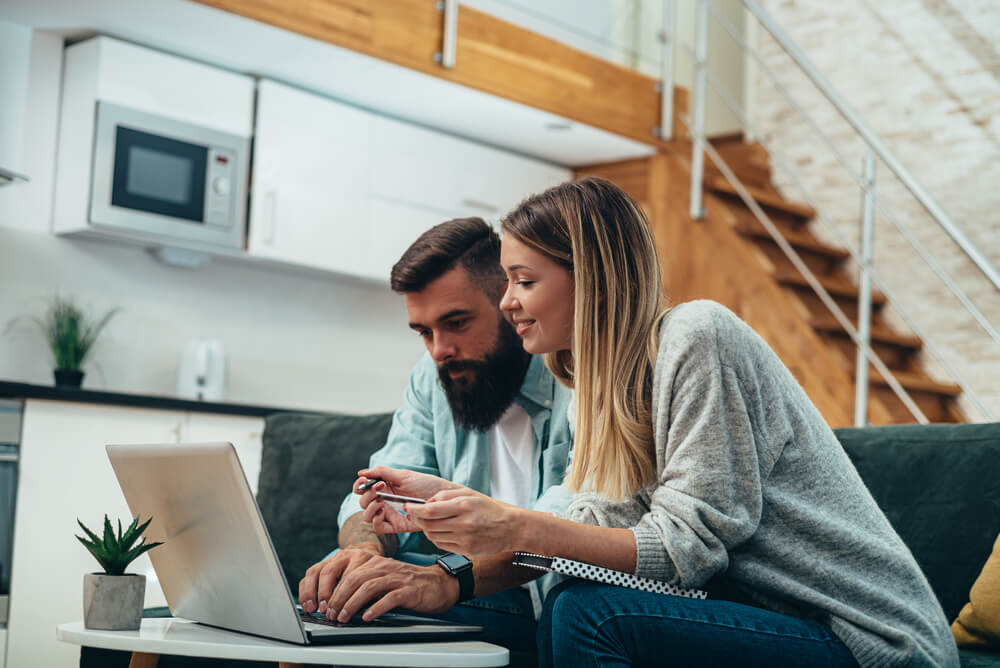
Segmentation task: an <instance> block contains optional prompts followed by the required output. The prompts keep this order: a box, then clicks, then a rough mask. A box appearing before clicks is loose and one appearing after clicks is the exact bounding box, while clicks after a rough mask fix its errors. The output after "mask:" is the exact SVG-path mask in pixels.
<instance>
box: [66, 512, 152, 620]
mask: <svg viewBox="0 0 1000 668" xmlns="http://www.w3.org/2000/svg"><path fill="white" fill-rule="evenodd" d="M152 521H153V518H149V519H148V520H146V522H144V523H143V524H142V525H140V524H139V518H138V517H136V518H135V519H134V520H132V524H130V525H129V527H128V530H127V531H125V532H124V533H122V522H121V520H118V534H117V536H116V535H115V532H114V529H112V527H111V520H109V519H108V516H107V515H105V516H104V535H103V536H102V537H100V538H98V537H97V535H96V534H94V532H93V531H91V530H90V529H88V528H87V527H86V526H84V524H83V522H81V521H80V520H79V519H77V520H76V523H77V524H79V525H80V528H81V529H83V531H84V532H85V533H86V534H87V538H86V539H84V538H83V537H82V536H77V537H76V538H77V540H79V541H80V542H81V543H83V545H84V547H86V548H87V549H88V550H89V551H90V553H91V554H92V555H94V558H96V559H97V561H98V563H100V564H101V567H102V568H104V572H103V573H87V574H85V575H84V576H83V626H84V628H88V629H102V630H105V631H135V630H136V629H138V628H139V623H140V621H141V620H142V604H143V600H144V599H145V597H146V576H145V575H137V574H135V573H126V572H125V569H126V568H127V567H128V565H129V564H130V563H132V561H133V560H135V558H136V557H138V556H139V555H141V554H143V553H144V552H147V551H148V550H152V549H153V548H154V547H156V546H157V545H162V544H163V543H161V542H157V543H147V542H145V541H143V542H140V543H139V544H138V545H136V544H135V542H136V541H137V540H139V538H140V536H142V532H143V531H145V530H146V527H147V526H149V523H150V522H152Z"/></svg>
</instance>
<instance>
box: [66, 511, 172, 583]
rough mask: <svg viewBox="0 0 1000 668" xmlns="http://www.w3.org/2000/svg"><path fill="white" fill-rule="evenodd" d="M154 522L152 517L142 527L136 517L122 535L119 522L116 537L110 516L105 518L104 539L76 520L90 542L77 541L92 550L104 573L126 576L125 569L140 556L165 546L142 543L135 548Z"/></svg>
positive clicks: (80, 537) (82, 539) (119, 521)
mask: <svg viewBox="0 0 1000 668" xmlns="http://www.w3.org/2000/svg"><path fill="white" fill-rule="evenodd" d="M152 521H153V518H152V517H150V518H149V519H148V520H146V521H145V522H144V523H143V524H142V525H140V524H139V518H138V517H136V518H135V519H134V520H132V524H130V525H129V527H128V530H127V531H126V532H125V533H124V534H122V521H121V520H118V535H117V536H115V532H114V529H112V527H111V520H109V519H108V516H107V515H105V516H104V537H103V538H98V537H97V535H96V534H94V532H93V531H91V530H90V529H88V528H87V527H86V526H84V524H83V522H81V521H80V520H79V518H78V519H77V520H76V523H77V524H79V525H80V528H81V529H83V530H84V532H85V533H86V534H87V538H88V539H89V540H85V539H84V538H83V537H82V536H77V537H76V539H77V540H78V541H80V542H81V543H83V546H84V547H86V548H87V549H88V550H90V553H91V554H92V555H94V558H95V559H97V561H98V563H100V564H101V566H102V567H103V568H104V572H105V573H107V574H108V575H124V574H125V569H126V568H127V567H128V565H129V564H131V563H132V562H133V561H134V560H135V559H136V558H137V557H138V556H139V555H141V554H143V553H144V552H147V551H148V550H152V549H153V548H154V547H156V546H157V545H163V543H162V542H158V543H146V542H142V543H139V544H138V545H135V546H134V547H133V544H134V543H135V541H137V540H138V539H139V537H140V536H142V532H143V531H145V530H146V527H148V526H149V523H150V522H152Z"/></svg>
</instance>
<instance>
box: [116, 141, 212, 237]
mask: <svg viewBox="0 0 1000 668" xmlns="http://www.w3.org/2000/svg"><path fill="white" fill-rule="evenodd" d="M207 164H208V148H207V147H205V146H199V145H197V144H192V143H189V142H183V141H177V140H176V139H170V138H167V137H162V136H159V135H154V134H151V133H149V132H142V131H141V130H134V129H132V128H128V127H125V126H123V125H119V126H118V127H117V128H115V153H114V170H113V173H112V181H111V205H112V206H116V207H120V208H123V209H130V210H132V211H141V212H145V213H154V214H158V215H161V216H167V217H169V218H176V219H178V220H181V221H188V222H190V223H193V224H197V225H201V224H203V222H204V220H205V175H206V174H205V173H206V166H207Z"/></svg>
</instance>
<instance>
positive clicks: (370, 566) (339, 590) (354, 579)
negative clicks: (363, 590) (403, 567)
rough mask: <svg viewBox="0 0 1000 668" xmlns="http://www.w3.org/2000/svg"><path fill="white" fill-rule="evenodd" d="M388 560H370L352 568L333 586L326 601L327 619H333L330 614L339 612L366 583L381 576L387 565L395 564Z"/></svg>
mask: <svg viewBox="0 0 1000 668" xmlns="http://www.w3.org/2000/svg"><path fill="white" fill-rule="evenodd" d="M396 563H399V562H394V561H392V560H390V559H378V560H376V559H371V560H369V561H367V562H365V563H364V564H362V565H361V566H359V567H358V568H354V569H352V570H350V571H349V572H347V573H345V574H343V576H342V577H341V578H340V579H339V580H338V581H337V582H335V583H334V584H333V591H332V592H331V593H330V597H329V598H328V599H327V611H328V612H327V618H329V619H333V617H331V616H330V614H331V613H332V614H336V613H338V612H340V609H341V607H342V606H343V605H344V602H345V601H346V600H347V599H348V598H349V597H350V596H351V595H352V594H353V593H354V592H355V591H356V590H357V589H358V588H360V587H361V586H363V585H364V583H365V582H366V581H369V580H371V579H373V578H376V577H378V576H380V575H382V574H383V573H384V572H386V570H387V569H388V566H387V564H396Z"/></svg>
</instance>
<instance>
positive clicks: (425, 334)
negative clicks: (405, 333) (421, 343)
mask: <svg viewBox="0 0 1000 668" xmlns="http://www.w3.org/2000/svg"><path fill="white" fill-rule="evenodd" d="M430 335H431V331H430V330H429V329H420V330H417V336H419V337H420V338H422V339H427V338H430Z"/></svg>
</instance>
